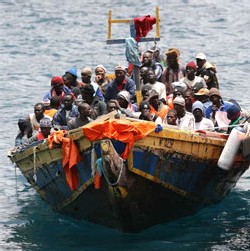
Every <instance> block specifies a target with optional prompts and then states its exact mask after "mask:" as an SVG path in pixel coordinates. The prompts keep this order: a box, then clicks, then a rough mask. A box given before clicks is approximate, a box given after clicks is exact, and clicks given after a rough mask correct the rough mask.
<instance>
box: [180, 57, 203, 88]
mask: <svg viewBox="0 0 250 251" xmlns="http://www.w3.org/2000/svg"><path fill="white" fill-rule="evenodd" d="M196 68H197V65H196V63H195V62H193V61H191V62H189V63H187V65H186V76H185V77H184V78H181V79H180V81H181V82H184V83H185V84H186V85H187V87H188V88H189V89H192V87H193V86H194V85H195V83H197V82H200V83H202V84H203V88H206V87H207V85H206V82H205V80H204V79H203V78H201V77H198V76H196V75H195V74H196Z"/></svg>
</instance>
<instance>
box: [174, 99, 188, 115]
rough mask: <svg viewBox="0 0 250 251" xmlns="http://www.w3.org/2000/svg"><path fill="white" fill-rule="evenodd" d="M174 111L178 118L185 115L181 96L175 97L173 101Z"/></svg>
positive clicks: (183, 101)
mask: <svg viewBox="0 0 250 251" xmlns="http://www.w3.org/2000/svg"><path fill="white" fill-rule="evenodd" d="M174 109H175V110H176V112H177V116H178V117H183V116H184V115H185V112H186V109H185V99H184V98H183V97H182V96H177V97H176V98H175V99H174Z"/></svg>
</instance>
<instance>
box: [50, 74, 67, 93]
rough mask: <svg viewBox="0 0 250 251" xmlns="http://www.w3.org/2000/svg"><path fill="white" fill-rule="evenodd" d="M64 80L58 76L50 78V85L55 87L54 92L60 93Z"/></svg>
mask: <svg viewBox="0 0 250 251" xmlns="http://www.w3.org/2000/svg"><path fill="white" fill-rule="evenodd" d="M63 85H64V80H63V78H62V77H60V76H55V77H53V78H52V79H51V86H52V87H53V88H54V89H55V91H56V94H57V95H60V94H61V93H62V90H63Z"/></svg>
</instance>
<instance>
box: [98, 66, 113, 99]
mask: <svg viewBox="0 0 250 251" xmlns="http://www.w3.org/2000/svg"><path fill="white" fill-rule="evenodd" d="M106 73H107V70H106V68H105V67H104V66H103V65H97V66H96V67H95V82H96V83H97V84H98V85H99V88H100V90H101V91H102V94H103V96H104V97H105V93H106V89H107V87H108V84H109V83H110V80H109V79H108V78H107V77H106Z"/></svg>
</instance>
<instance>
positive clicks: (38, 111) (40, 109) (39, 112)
mask: <svg viewBox="0 0 250 251" xmlns="http://www.w3.org/2000/svg"><path fill="white" fill-rule="evenodd" d="M44 111H45V108H44V104H43V103H36V104H35V105H34V113H35V116H36V119H37V121H39V120H40V119H41V118H42V117H43V113H44Z"/></svg>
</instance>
